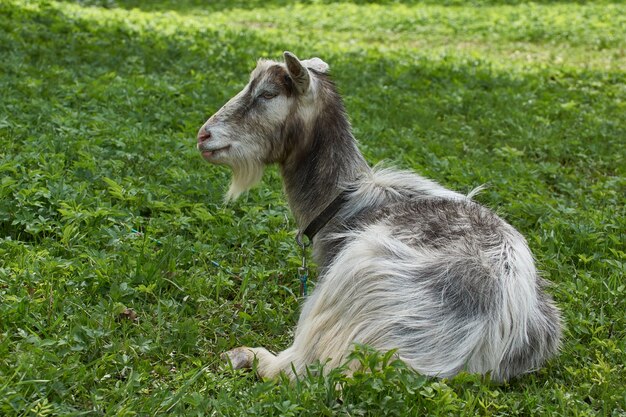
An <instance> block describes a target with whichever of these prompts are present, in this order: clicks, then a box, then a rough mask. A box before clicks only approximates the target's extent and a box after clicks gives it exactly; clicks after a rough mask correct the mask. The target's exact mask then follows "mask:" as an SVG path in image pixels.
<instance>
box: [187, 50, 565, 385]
mask: <svg viewBox="0 0 626 417" xmlns="http://www.w3.org/2000/svg"><path fill="white" fill-rule="evenodd" d="M285 61H286V64H281V63H277V62H272V61H260V62H259V64H258V66H257V68H256V69H255V70H254V71H253V73H252V77H251V80H250V83H249V84H248V85H247V86H246V88H244V90H243V91H242V92H241V93H240V94H238V95H237V96H235V97H234V98H233V99H232V100H231V101H229V103H227V105H226V106H225V107H224V108H222V109H221V110H220V111H218V112H217V113H216V114H215V115H213V116H212V117H211V118H210V119H209V120H208V121H207V122H206V124H205V125H204V126H203V127H202V128H201V130H200V132H199V136H198V149H199V150H200V151H203V152H204V153H203V155H204V157H205V158H206V159H207V160H208V161H209V162H212V163H219V164H225V165H229V166H231V167H232V168H233V171H234V177H233V185H231V190H230V191H229V196H230V197H231V198H232V197H236V196H237V195H238V194H239V193H241V192H243V191H245V189H247V188H249V187H251V186H252V185H254V182H255V181H257V180H258V179H260V174H261V173H262V167H263V166H264V165H267V164H271V163H277V164H279V166H280V169H281V173H282V176H283V179H284V183H285V191H286V194H287V198H288V201H289V205H290V207H291V209H292V211H293V214H294V217H295V219H296V222H297V223H298V226H299V227H300V229H301V230H302V229H304V228H305V227H306V226H307V225H308V224H309V223H310V222H311V220H313V219H314V218H315V217H316V216H317V215H318V214H319V213H320V212H321V211H323V210H324V208H325V207H326V206H327V205H328V204H329V203H330V202H331V201H332V200H333V199H334V198H335V197H336V196H337V195H338V194H339V193H341V192H342V191H343V190H345V189H349V190H351V191H352V193H351V194H350V198H349V200H348V202H347V203H346V204H345V205H344V206H343V207H342V209H341V210H340V211H339V212H338V213H337V215H336V216H335V217H334V218H333V219H332V220H331V221H329V223H328V224H327V225H326V226H325V227H323V228H322V229H321V230H320V231H319V232H318V234H317V235H316V237H315V238H314V241H313V252H314V256H315V259H316V261H317V263H318V265H319V280H318V283H317V285H316V288H315V291H314V292H313V294H312V295H311V296H310V297H309V298H308V299H307V300H306V302H305V304H304V306H303V310H302V313H301V315H300V320H299V322H298V326H297V329H296V332H295V340H294V343H293V345H292V346H291V347H290V348H288V349H286V350H285V351H283V352H281V353H279V354H278V355H273V354H271V353H270V352H269V351H267V350H266V349H264V348H247V347H242V348H237V349H234V350H232V351H229V352H227V353H226V354H225V355H224V357H225V358H227V359H228V360H229V361H231V362H232V364H233V365H234V366H235V367H249V366H250V365H251V364H252V362H253V360H254V358H255V357H256V358H257V359H258V361H259V368H258V369H259V373H260V374H261V375H262V376H264V377H272V376H274V375H276V374H277V373H278V372H280V371H285V372H287V373H291V372H292V369H295V371H296V372H298V373H299V372H303V370H304V368H305V367H306V366H307V365H308V364H311V363H312V362H314V361H316V360H321V361H326V360H329V361H330V365H339V364H340V363H342V361H343V360H344V359H345V357H346V355H347V354H348V353H349V351H350V350H351V348H352V346H353V344H354V343H355V342H359V343H366V344H369V345H372V346H373V347H375V348H377V349H380V350H383V351H385V350H390V349H397V350H398V355H399V357H400V358H401V359H403V360H404V361H405V362H406V363H407V364H408V365H409V366H411V367H413V368H414V369H416V370H417V371H419V372H422V373H424V374H427V375H434V376H441V377H447V376H453V375H455V374H456V373H458V372H460V371H462V370H467V371H469V372H477V373H483V374H484V373H487V372H491V374H492V377H493V378H494V379H496V380H507V379H509V378H512V377H514V376H516V375H519V374H522V373H525V372H529V371H532V370H534V369H537V368H538V367H539V366H541V365H542V364H543V363H544V362H545V360H547V359H548V358H549V357H550V356H552V355H554V354H555V353H556V351H557V350H558V347H559V341H560V337H561V318H560V313H559V311H558V309H557V308H556V307H555V306H554V303H553V301H552V300H551V298H550V297H549V295H548V294H546V293H545V292H544V290H543V287H544V285H545V284H544V282H543V281H542V280H541V278H540V277H539V276H538V274H537V271H536V269H535V266H534V262H533V259H532V255H531V253H530V250H529V249H528V246H527V244H526V241H525V240H524V238H523V237H522V236H521V235H520V234H519V233H518V232H517V231H516V230H515V229H514V228H513V227H511V226H510V225H509V224H507V223H506V222H505V221H504V220H502V219H501V218H500V217H498V216H496V215H495V214H494V213H493V212H491V211H490V210H488V209H486V208H485V207H483V206H481V205H479V204H477V203H475V202H473V201H472V200H471V199H470V198H468V197H465V196H463V195H460V194H458V193H455V192H453V191H450V190H447V189H445V188H444V187H441V186H440V185H438V184H436V183H434V182H432V181H430V180H428V179H425V178H423V177H420V176H419V175H417V174H415V173H411V172H402V171H396V170H392V169H385V168H379V167H375V168H370V167H369V166H368V165H367V164H366V162H365V160H364V159H363V157H362V155H361V153H360V152H359V151H358V149H357V146H356V140H355V139H354V137H353V135H352V130H351V127H350V124H349V122H348V119H347V116H346V113H345V109H344V106H343V103H342V100H341V98H340V96H339V94H338V93H337V90H336V88H335V86H334V84H333V83H332V81H331V79H330V77H329V76H328V65H326V64H325V63H324V62H323V61H321V60H320V59H319V58H313V59H311V60H306V61H299V60H298V59H297V58H296V57H295V56H294V55H293V54H290V53H287V52H286V53H285ZM267 91H270V92H275V93H276V94H277V95H276V96H275V97H270V96H271V94H269V95H266V97H265V98H262V94H263V92H267ZM260 97H261V98H260ZM203 132H204V133H203ZM206 132H210V133H208V134H207V133H206ZM213 150H216V151H215V152H213ZM238 175H239V177H238Z"/></svg>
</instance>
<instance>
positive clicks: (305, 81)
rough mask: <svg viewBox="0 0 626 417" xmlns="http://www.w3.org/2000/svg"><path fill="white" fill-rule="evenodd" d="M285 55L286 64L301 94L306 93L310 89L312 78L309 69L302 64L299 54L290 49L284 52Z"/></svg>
mask: <svg viewBox="0 0 626 417" xmlns="http://www.w3.org/2000/svg"><path fill="white" fill-rule="evenodd" d="M283 56H284V57H285V64H287V71H288V72H289V75H290V76H291V78H292V79H293V82H294V84H295V85H296V89H297V90H298V92H299V93H300V94H302V93H305V92H306V91H307V90H308V89H309V84H310V82H311V78H310V76H309V71H308V70H307V69H306V68H305V67H304V66H303V65H302V63H301V62H300V60H299V59H298V57H297V56H295V55H294V54H292V53H291V52H289V51H285V53H284V54H283Z"/></svg>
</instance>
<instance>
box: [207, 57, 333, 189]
mask: <svg viewBox="0 0 626 417" xmlns="http://www.w3.org/2000/svg"><path fill="white" fill-rule="evenodd" d="M284 59H285V62H284V63H278V62H274V61H268V60H260V61H259V62H258V63H257V67H256V68H255V69H254V71H252V74H251V75H250V81H249V82H248V85H246V86H245V87H244V89H243V90H241V92H239V93H238V94H237V95H236V96H235V97H233V98H232V99H230V100H229V101H228V103H226V104H225V105H224V106H223V107H222V108H221V109H220V110H219V111H218V112H217V113H215V114H214V115H213V116H211V118H209V120H207V121H206V123H205V124H204V125H203V126H202V127H201V128H200V130H199V131H198V150H199V151H200V152H201V154H202V156H203V157H204V159H206V160H207V161H209V162H211V163H214V164H221V165H228V166H230V167H231V168H232V170H233V178H232V182H231V185H230V189H229V190H228V193H227V194H226V198H227V199H233V198H236V197H237V196H239V195H240V194H241V193H242V192H244V191H246V190H248V189H249V188H250V187H252V186H253V185H254V184H256V183H257V182H258V181H259V180H260V179H261V176H262V175H263V168H264V166H265V165H267V164H271V163H275V162H282V161H284V160H285V159H286V158H287V157H288V156H289V154H290V153H291V152H292V151H293V149H294V148H296V147H298V143H297V142H298V140H304V137H305V136H306V135H305V132H306V129H308V128H309V126H310V124H311V120H312V119H313V118H314V117H315V115H316V113H317V105H316V103H317V101H316V97H317V90H318V88H317V84H318V80H317V77H319V76H320V74H323V73H326V72H328V65H327V64H326V63H325V62H323V61H322V60H320V59H319V58H313V59H308V60H304V61H300V60H299V59H298V58H297V57H296V56H295V55H293V54H292V53H290V52H285V53H284ZM311 70H312V71H311Z"/></svg>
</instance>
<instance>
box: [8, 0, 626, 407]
mask: <svg viewBox="0 0 626 417" xmlns="http://www.w3.org/2000/svg"><path fill="white" fill-rule="evenodd" d="M625 46H626V5H625V4H623V3H622V2H620V1H598V2H582V1H581V2H574V1H572V2H568V1H560V2H556V1H555V2H551V1H537V2H534V3H525V2H521V1H496V0H493V1H490V0H484V1H472V2H463V1H456V0H450V1H442V2H437V1H434V0H433V1H421V2H419V1H407V2H383V3H373V2H365V1H355V2H354V3H342V2H330V1H307V2H302V3H297V4H295V3H292V2H288V1H284V0H275V1H260V0H254V1H234V2H229V1H212V2H203V1H200V0H181V1H175V0H155V1H149V2H148V1H146V2H142V1H138V0H81V1H53V0H41V1H36V0H24V1H19V0H0V415H6V416H13V415H16V416H83V415H85V416H105V415H106V416H152V415H178V416H183V415H189V416H203V415H212V416H222V415H224V416H237V415H261V416H333V415H343V416H385V415H390V416H413V415H414V416H418V415H451V416H456V415H467V416H473V415H487V416H509V415H511V416H515V415H519V416H531V415H555V416H557V415H558V416H595V415H601V416H624V415H626V367H625V364H626V280H625V279H624V277H625V275H626V274H625V272H626V254H625V252H626V244H625V243H626V208H625V206H626V205H625V202H626V176H625V170H626V161H625V160H624V154H625V151H624V150H625V149H626V51H625ZM284 50H290V51H293V52H294V53H296V54H297V55H299V56H300V58H302V59H304V58H309V57H312V56H319V57H321V58H323V59H324V60H325V61H326V62H328V63H329V64H330V67H331V71H332V73H333V76H334V79H335V80H336V82H337V84H338V86H339V89H340V90H341V92H342V93H343V95H344V98H345V103H346V106H347V109H348V112H349V114H350V117H351V121H352V124H353V126H354V131H355V135H356V137H357V138H358V139H359V142H360V147H361V150H362V151H363V153H364V155H365V156H366V158H367V160H368V161H369V162H370V163H372V164H374V163H377V162H379V161H386V163H387V164H388V165H393V166H397V167H400V168H405V169H413V170H416V171H418V172H420V173H421V174H423V175H425V176H428V177H430V178H433V179H435V180H436V181H438V182H440V183H441V184H443V185H445V186H447V187H450V188H452V189H455V190H458V191H460V192H469V191H470V190H471V189H473V188H474V187H476V186H478V185H481V184H485V185H486V186H487V188H486V189H485V191H483V192H482V193H481V194H479V195H478V196H477V197H476V199H477V200H478V201H480V202H481V203H483V204H485V205H487V206H488V207H491V208H492V209H494V210H495V211H496V212H498V213H499V214H500V215H501V216H502V217H504V218H505V219H506V220H507V221H509V222H510V223H511V224H513V225H514V226H515V227H517V228H518V229H519V230H520V231H521V232H522V233H523V234H524V235H525V236H526V238H527V240H528V242H529V244H530V246H531V248H532V250H533V252H534V255H535V257H536V260H537V264H538V267H539V268H540V270H541V271H542V274H543V276H544V277H545V278H546V279H547V280H549V281H550V282H551V283H552V285H551V286H550V288H549V292H550V293H551V294H552V295H553V297H554V298H555V300H556V302H557V304H558V305H559V307H560V308H561V309H562V311H563V316H564V320H565V324H566V331H565V334H564V340H563V346H562V349H561V353H560V354H559V356H557V357H556V358H554V359H553V360H551V361H550V362H549V363H548V364H547V365H546V366H545V367H544V368H542V369H540V370H538V371H537V372H535V373H532V374H529V375H525V376H523V377H521V378H518V379H515V380H512V381H510V382H508V383H504V384H496V383H494V382H491V381H490V380H489V378H488V377H484V378H482V377H479V376H475V375H467V374H461V375H459V376H457V377H455V378H453V379H445V380H438V379H432V378H426V377H423V376H420V375H418V374H416V373H414V372H411V371H410V370H408V369H406V368H405V367H404V366H403V365H402V363H399V362H397V361H394V360H393V359H392V358H391V357H390V356H389V355H384V354H381V353H377V352H374V351H372V350H371V349H368V348H367V347H364V346H361V347H357V348H356V350H355V352H354V358H356V359H358V360H360V361H361V362H362V364H363V371H362V372H357V373H356V374H355V375H354V376H353V377H351V378H348V377H346V376H344V375H343V374H342V373H341V372H340V370H332V371H329V370H327V371H328V372H329V374H328V375H327V376H325V377H323V376H321V373H320V372H319V370H320V368H321V367H323V364H317V365H315V366H313V367H312V368H311V370H310V373H309V374H308V375H304V376H302V377H301V378H299V379H298V380H297V381H296V382H295V383H294V384H292V385H290V384H288V383H287V382H286V381H285V380H284V379H281V380H279V381H261V380H259V379H258V378H257V376H256V375H255V374H254V372H246V371H233V370H232V369H228V367H227V366H224V364H223V363H222V362H221V360H220V358H219V354H220V353H221V352H224V351H226V350H228V349H231V348H233V347H236V346H239V345H248V346H265V347H268V348H270V349H272V350H275V351H279V350H282V349H284V348H286V347H287V346H289V344H290V342H291V340H292V336H293V335H292V331H293V328H294V326H295V322H296V320H297V317H298V312H299V306H300V304H301V299H300V298H299V294H298V285H299V282H298V278H297V267H298V265H299V262H300V259H299V257H298V248H297V246H296V244H295V241H294V236H295V224H294V223H293V220H292V218H291V215H290V212H289V209H288V207H287V205H286V202H285V199H284V196H283V193H282V186H281V179H280V176H279V174H278V171H277V170H276V169H275V168H270V169H268V170H267V172H266V173H265V177H264V180H263V183H262V184H261V185H260V186H258V187H256V188H255V189H253V190H251V191H250V192H249V193H247V194H246V195H245V196H243V197H242V198H240V199H239V200H237V201H235V202H233V203H229V204H224V203H223V195H224V192H225V190H226V188H227V185H228V180H229V172H228V170H227V169H225V168H221V167H215V166H210V165H208V164H207V163H205V162H204V161H203V160H202V158H201V157H200V156H199V154H198V152H197V151H196V148H195V145H196V140H195V135H196V132H197V130H198V128H199V127H200V126H201V125H202V124H203V123H204V121H205V120H206V119H207V118H208V117H209V116H210V115H211V114H212V113H213V112H214V111H216V110H217V109H219V108H220V106H221V105H222V104H223V103H224V102H225V101H226V100H227V99H228V98H230V97H231V96H232V95H234V94H235V93H236V92H238V91H239V90H240V89H241V88H242V87H243V86H244V85H245V83H246V82H247V79H248V73H249V71H250V70H251V69H252V68H254V66H255V61H256V60H257V58H259V57H267V58H274V59H280V57H281V55H282V52H283V51H284ZM312 278H313V281H314V280H315V276H313V277H312Z"/></svg>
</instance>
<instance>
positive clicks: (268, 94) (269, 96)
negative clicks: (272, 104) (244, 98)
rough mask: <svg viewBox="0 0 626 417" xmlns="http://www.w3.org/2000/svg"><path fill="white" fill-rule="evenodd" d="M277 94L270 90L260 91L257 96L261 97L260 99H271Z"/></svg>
mask: <svg viewBox="0 0 626 417" xmlns="http://www.w3.org/2000/svg"><path fill="white" fill-rule="evenodd" d="M277 95H278V94H276V93H272V92H271V91H264V92H262V93H261V94H260V95H259V97H261V98H262V99H265V100H271V99H273V98H274V97H276V96H277Z"/></svg>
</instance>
